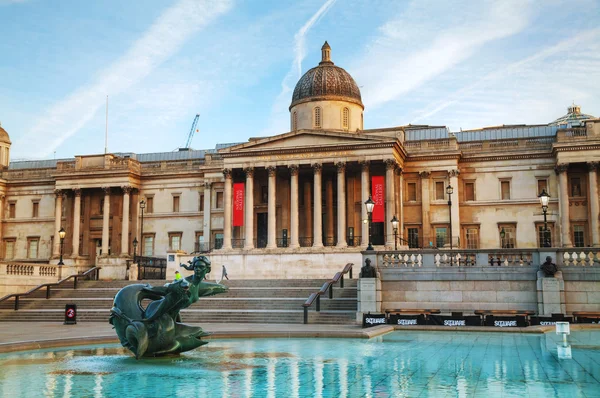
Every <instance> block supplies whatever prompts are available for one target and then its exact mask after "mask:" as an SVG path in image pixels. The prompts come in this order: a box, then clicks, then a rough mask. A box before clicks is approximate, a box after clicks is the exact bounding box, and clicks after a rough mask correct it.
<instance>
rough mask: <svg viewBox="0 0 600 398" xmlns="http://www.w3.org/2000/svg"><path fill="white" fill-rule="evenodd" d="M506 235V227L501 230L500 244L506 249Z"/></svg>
mask: <svg viewBox="0 0 600 398" xmlns="http://www.w3.org/2000/svg"><path fill="white" fill-rule="evenodd" d="M505 236H506V232H504V227H502V229H501V230H500V246H501V247H502V248H503V249H504V246H505V244H504V237H505Z"/></svg>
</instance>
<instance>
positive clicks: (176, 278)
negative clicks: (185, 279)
mask: <svg viewBox="0 0 600 398" xmlns="http://www.w3.org/2000/svg"><path fill="white" fill-rule="evenodd" d="M180 279H181V274H180V273H179V271H175V281H178V280H180Z"/></svg>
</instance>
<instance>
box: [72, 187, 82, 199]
mask: <svg viewBox="0 0 600 398" xmlns="http://www.w3.org/2000/svg"><path fill="white" fill-rule="evenodd" d="M73 195H75V197H78V196H79V197H80V196H81V188H73Z"/></svg>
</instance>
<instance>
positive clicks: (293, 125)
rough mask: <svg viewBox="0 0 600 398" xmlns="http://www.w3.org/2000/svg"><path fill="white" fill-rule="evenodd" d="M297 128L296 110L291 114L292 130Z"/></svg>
mask: <svg viewBox="0 0 600 398" xmlns="http://www.w3.org/2000/svg"><path fill="white" fill-rule="evenodd" d="M296 130H298V112H294V113H293V114H292V131H296Z"/></svg>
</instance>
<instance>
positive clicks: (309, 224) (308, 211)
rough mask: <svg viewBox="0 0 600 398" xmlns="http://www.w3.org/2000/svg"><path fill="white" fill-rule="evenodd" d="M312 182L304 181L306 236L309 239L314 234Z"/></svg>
mask: <svg viewBox="0 0 600 398" xmlns="http://www.w3.org/2000/svg"><path fill="white" fill-rule="evenodd" d="M311 191H312V190H311V186H310V181H304V214H303V215H302V216H303V218H304V236H305V237H309V236H311V235H312V234H313V213H312V206H311V203H312V194H311Z"/></svg>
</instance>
